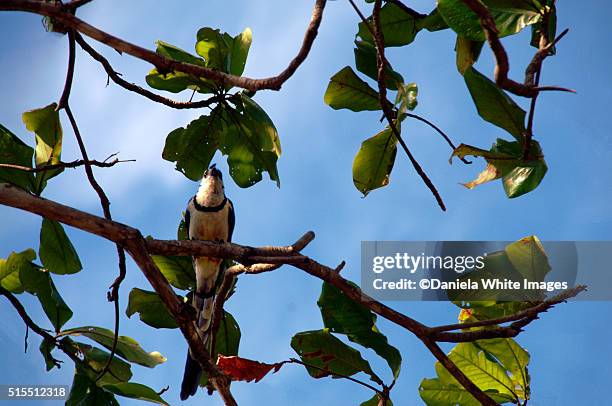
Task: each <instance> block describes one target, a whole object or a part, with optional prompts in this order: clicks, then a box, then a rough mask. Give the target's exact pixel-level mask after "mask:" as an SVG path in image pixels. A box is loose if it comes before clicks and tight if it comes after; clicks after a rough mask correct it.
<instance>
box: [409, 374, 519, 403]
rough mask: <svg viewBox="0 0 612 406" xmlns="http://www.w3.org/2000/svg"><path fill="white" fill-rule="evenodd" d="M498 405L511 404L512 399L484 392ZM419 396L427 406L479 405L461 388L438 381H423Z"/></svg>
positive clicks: (436, 379) (491, 392)
mask: <svg viewBox="0 0 612 406" xmlns="http://www.w3.org/2000/svg"><path fill="white" fill-rule="evenodd" d="M485 393H486V394H487V395H489V397H491V398H492V399H493V400H494V401H495V402H497V403H499V404H503V403H508V402H512V401H513V400H514V399H513V398H512V397H510V396H508V395H502V394H499V393H496V392H493V391H485ZM419 395H420V396H421V399H423V401H424V402H425V404H426V405H427V406H456V405H461V406H480V405H481V403H480V402H479V401H478V400H477V399H476V398H475V397H474V396H472V394H471V393H470V392H468V391H466V390H465V389H463V387H462V386H458V385H451V384H444V383H442V382H441V381H440V379H438V378H435V379H423V380H422V381H421V385H420V386H419Z"/></svg>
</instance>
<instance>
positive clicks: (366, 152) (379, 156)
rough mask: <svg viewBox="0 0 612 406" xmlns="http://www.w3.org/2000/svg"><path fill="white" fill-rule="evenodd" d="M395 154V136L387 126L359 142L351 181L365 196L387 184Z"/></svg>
mask: <svg viewBox="0 0 612 406" xmlns="http://www.w3.org/2000/svg"><path fill="white" fill-rule="evenodd" d="M396 154H397V138H396V137H395V135H394V134H393V132H392V131H391V129H390V128H389V127H386V128H385V129H384V130H383V131H381V132H379V133H378V134H376V135H375V136H373V137H371V138H368V139H367V140H365V141H364V142H363V143H362V144H361V148H359V152H357V155H356V156H355V160H354V161H353V183H354V184H355V187H356V188H357V190H359V191H360V192H361V193H363V194H364V196H366V195H367V194H368V193H370V192H371V191H372V190H374V189H378V188H380V187H383V186H387V185H388V184H389V177H390V176H391V171H392V170H393V164H394V163H395V156H396Z"/></svg>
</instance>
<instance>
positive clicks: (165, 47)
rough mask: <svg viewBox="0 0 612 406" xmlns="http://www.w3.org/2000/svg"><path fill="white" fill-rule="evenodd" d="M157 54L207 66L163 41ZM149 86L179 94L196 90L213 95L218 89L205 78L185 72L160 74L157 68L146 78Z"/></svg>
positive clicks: (158, 45)
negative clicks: (187, 90) (186, 90)
mask: <svg viewBox="0 0 612 406" xmlns="http://www.w3.org/2000/svg"><path fill="white" fill-rule="evenodd" d="M156 44H157V49H156V52H157V53H158V54H159V55H162V56H165V57H166V58H170V59H173V60H175V61H179V62H185V63H190V64H192V65H198V66H206V62H205V61H204V60H203V59H202V58H198V57H197V56H195V55H192V54H190V53H189V52H187V51H184V50H182V49H180V48H179V47H176V46H174V45H171V44H168V43H166V42H163V41H157V42H156ZM145 80H146V81H147V84H148V85H149V86H151V87H152V88H154V89H159V90H166V91H168V92H172V93H178V92H181V91H183V90H185V89H191V90H196V91H198V92H199V93H211V92H212V90H213V89H214V88H215V87H216V85H215V83H214V82H212V81H210V80H208V79H204V78H197V77H194V76H191V75H188V74H186V73H183V72H160V71H158V70H157V68H154V69H152V70H151V71H150V72H149V74H148V75H147V76H146V78H145Z"/></svg>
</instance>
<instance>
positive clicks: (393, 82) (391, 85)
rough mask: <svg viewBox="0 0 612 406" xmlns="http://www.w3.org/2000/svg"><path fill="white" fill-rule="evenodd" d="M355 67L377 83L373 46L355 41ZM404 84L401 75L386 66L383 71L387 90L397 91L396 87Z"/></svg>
mask: <svg viewBox="0 0 612 406" xmlns="http://www.w3.org/2000/svg"><path fill="white" fill-rule="evenodd" d="M353 51H354V53H355V67H356V68H357V70H358V71H359V72H361V73H363V74H365V75H367V76H368V77H369V78H371V79H373V80H375V81H378V64H377V62H376V48H375V47H374V45H372V44H370V43H368V42H365V41H355V49H354V50H353ZM402 83H404V78H403V77H402V75H400V74H399V73H397V72H396V71H394V70H393V69H391V68H390V67H389V65H387V69H386V71H385V84H386V86H387V89H391V90H397V87H398V86H399V85H400V84H402Z"/></svg>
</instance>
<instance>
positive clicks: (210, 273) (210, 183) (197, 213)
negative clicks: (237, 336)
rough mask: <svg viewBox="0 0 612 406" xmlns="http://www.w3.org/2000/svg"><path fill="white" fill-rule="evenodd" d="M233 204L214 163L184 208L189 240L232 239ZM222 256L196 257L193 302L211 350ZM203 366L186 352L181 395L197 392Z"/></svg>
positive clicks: (200, 330) (202, 332)
mask: <svg viewBox="0 0 612 406" xmlns="http://www.w3.org/2000/svg"><path fill="white" fill-rule="evenodd" d="M234 224H235V217H234V206H233V204H232V202H231V200H229V199H228V198H227V197H225V191H224V188H223V176H222V174H221V171H219V170H218V169H217V168H215V165H214V164H213V165H212V166H211V167H210V168H208V170H206V172H204V176H203V177H202V181H201V182H200V187H199V189H198V192H197V193H196V195H195V196H194V197H192V198H191V199H190V200H189V203H188V204H187V210H186V211H185V228H186V230H187V233H188V236H189V239H190V240H210V241H227V242H229V241H231V240H232V233H233V232H234ZM222 266H223V260H222V259H218V258H209V257H194V258H193V267H194V269H195V274H196V290H195V292H194V295H193V306H194V307H195V309H196V311H197V315H198V330H199V332H200V336H201V337H202V339H203V340H204V346H205V347H206V348H208V349H209V351H210V344H211V331H210V327H211V321H212V320H211V319H212V313H213V302H214V298H215V288H216V286H215V285H216V282H217V277H218V276H219V273H220V272H221V271H222ZM201 376H202V369H201V368H200V364H198V362H197V361H196V360H195V359H194V358H193V357H192V356H191V353H190V352H187V362H186V364H185V372H184V374H183V383H182V384H181V399H182V400H185V399H187V398H188V397H189V396H192V395H194V394H195V393H196V391H197V389H198V384H199V382H200V377H201Z"/></svg>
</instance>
